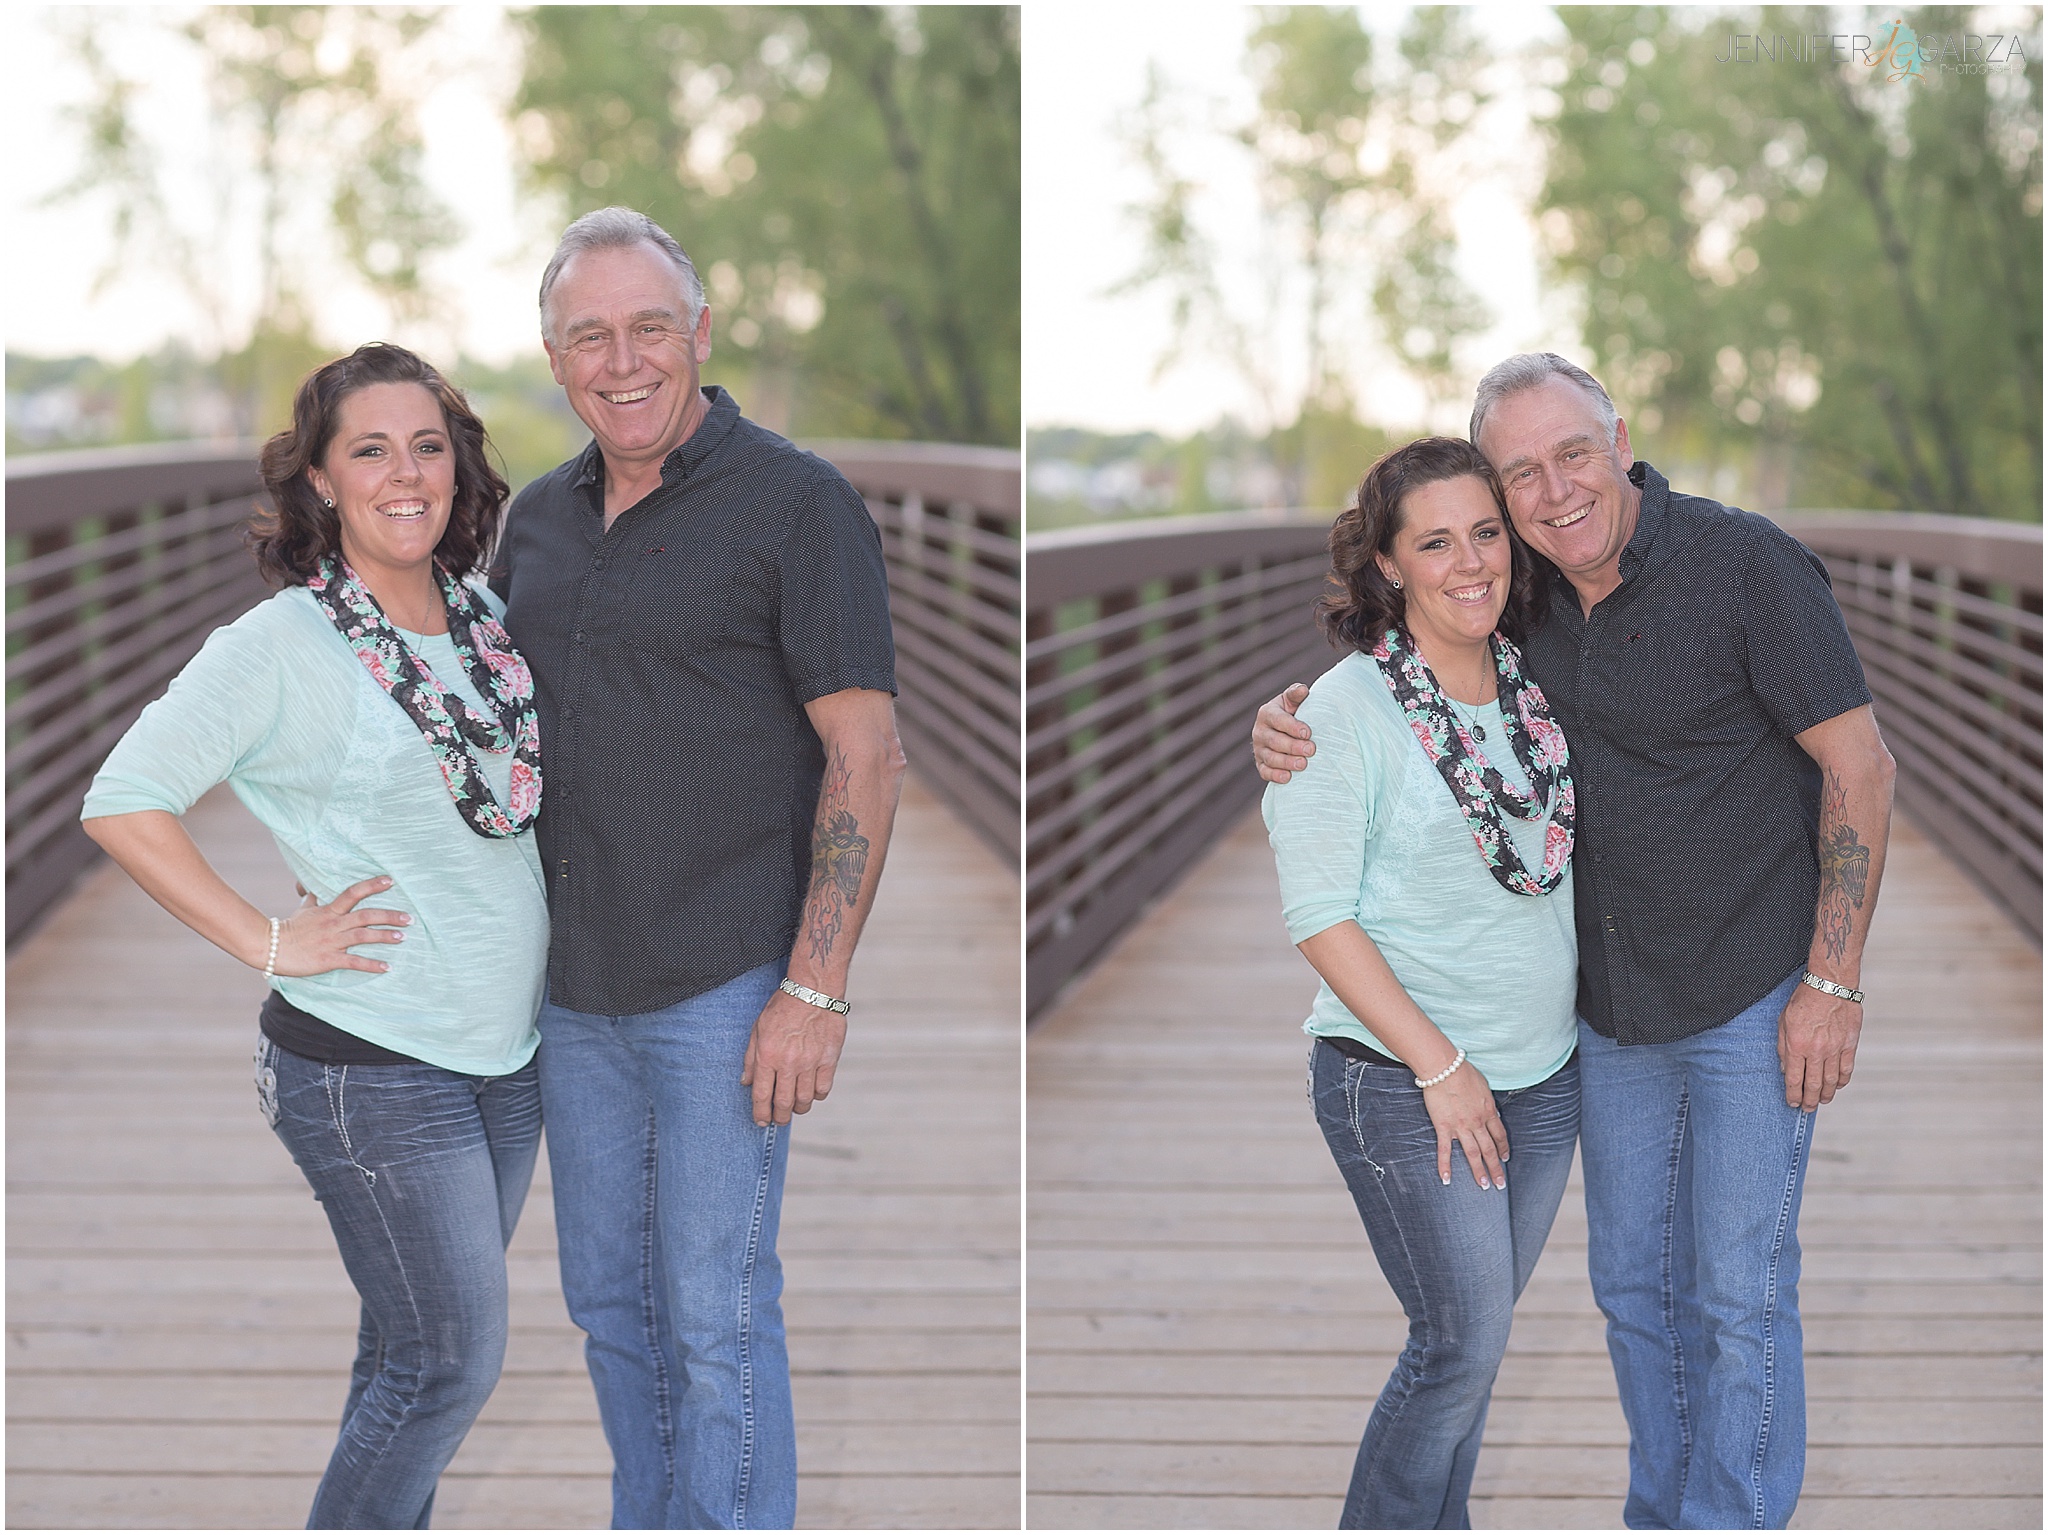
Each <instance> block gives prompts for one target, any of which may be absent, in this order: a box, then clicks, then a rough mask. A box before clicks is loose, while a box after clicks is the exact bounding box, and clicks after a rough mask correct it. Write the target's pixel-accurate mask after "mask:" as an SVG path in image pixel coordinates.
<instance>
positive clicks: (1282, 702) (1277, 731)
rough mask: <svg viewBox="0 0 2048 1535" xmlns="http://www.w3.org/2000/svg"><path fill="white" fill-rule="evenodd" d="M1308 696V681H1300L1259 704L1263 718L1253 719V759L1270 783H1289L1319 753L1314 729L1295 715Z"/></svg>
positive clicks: (1260, 716)
mask: <svg viewBox="0 0 2048 1535" xmlns="http://www.w3.org/2000/svg"><path fill="white" fill-rule="evenodd" d="M1306 697H1308V684H1307V683H1306V682H1296V683H1292V684H1290V685H1289V686H1288V688H1287V690H1286V691H1285V692H1283V693H1281V694H1280V695H1279V697H1277V698H1269V699H1267V700H1266V701H1265V702H1264V703H1263V704H1261V705H1259V717H1258V718H1257V719H1256V720H1254V721H1253V722H1252V761H1254V762H1256V763H1257V764H1258V767H1259V777H1261V778H1263V779H1265V780H1266V782H1267V783H1286V782H1287V780H1288V779H1290V778H1292V777H1293V776H1294V775H1295V774H1296V773H1299V772H1300V771H1301V770H1302V769H1303V768H1305V767H1307V766H1308V759H1309V758H1311V757H1313V756H1314V755H1315V754H1316V747H1315V742H1314V741H1312V740H1310V739H1309V737H1310V736H1311V734H1313V732H1311V731H1310V730H1309V728H1308V726H1306V725H1304V724H1302V722H1301V721H1300V720H1298V719H1296V718H1295V717H1294V711H1295V710H1296V709H1299V708H1300V707H1301V701H1302V700H1303V699H1304V698H1306Z"/></svg>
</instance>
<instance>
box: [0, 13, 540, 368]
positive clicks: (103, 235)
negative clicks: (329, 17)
mask: <svg viewBox="0 0 2048 1535" xmlns="http://www.w3.org/2000/svg"><path fill="white" fill-rule="evenodd" d="M79 9H82V8H78V7H65V6H10V7H8V8H7V18H6V21H5V23H4V28H5V31H4V36H5V39H6V43H7V53H8V62H9V71H8V73H9V80H8V89H7V90H6V91H5V92H4V93H0V125H4V127H0V131H4V133H5V142H6V143H7V144H8V146H9V149H10V152H9V153H8V155H7V156H6V170H5V173H4V174H5V177H6V180H5V188H6V190H5V208H6V227H7V231H8V240H7V275H8V279H9V280H8V283H7V294H8V300H7V314H6V341H7V346H8V348H9V349H10V350H16V351H25V352H30V353H35V354H38V355H45V356H69V355H75V354H78V353H92V354H95V355H98V356H101V357H104V358H107V359H109V360H111V361H126V360H128V359H131V358H133V357H136V356H139V355H141V354H144V353H147V352H152V351H154V350H156V349H157V348H158V347H159V346H161V345H162V344H163V343H164V342H165V341H166V340H170V339H173V338H182V339H185V340H188V341H191V342H193V343H195V344H196V345H198V346H199V347H200V348H201V350H206V347H205V341H204V338H205V336H206V335H207V333H208V331H207V326H206V324H205V322H204V321H203V319H202V317H201V315H200V313H199V311H198V310H197V309H196V307H195V306H194V305H193V304H192V303H191V302H190V300H189V299H188V298H187V296H186V294H185V292H184V290H183V289H182V288H181V287H180V286H179V285H178V284H176V283H175V282H174V281H171V280H169V279H166V278H162V277H158V276H153V275H150V274H148V273H147V272H141V273H137V274H134V275H131V276H125V277H123V278H121V279H119V280H117V281H116V282H114V283H112V284H111V285H109V286H107V287H106V288H104V290H102V291H98V292H96V291H95V282H96V280H97V279H98V278H99V276H100V274H101V272H102V270H103V269H104V268H105V266H106V264H107V256H108V252H109V251H110V249H111V247H112V236H111V222H110V219H109V216H108V213H109V209H108V205H107V203H106V202H105V201H104V200H102V199H95V198H91V197H88V198H86V199H83V200H79V201H73V202H66V203H63V204H61V205H58V206H42V205H40V204H42V202H43V200H44V199H45V198H46V197H47V195H48V194H49V193H50V192H51V191H52V190H54V189H55V188H58V187H60V186H62V185H64V184H65V182H66V181H68V180H69V179H70V178H71V177H72V176H73V175H74V174H75V172H76V170H77V166H78V137H79V130H78V129H77V128H76V127H75V126H73V125H72V124H70V123H69V122H67V121H66V119H65V115H64V114H65V110H66V108H68V107H73V106H75V105H76V104H78V103H80V102H81V101H83V100H84V99H85V98H86V96H87V95H88V89H87V81H86V77H85V74H84V72H83V70H82V69H81V68H80V67H79V65H78V64H77V62H76V60H75V58H74V57H73V56H72V55H71V53H70V51H69V50H68V49H67V48H66V46H65V45H64V43H63V41H62V40H61V38H60V36H59V29H60V28H61V27H62V26H64V25H65V24H67V23H68V22H69V21H70V20H72V19H73V17H74V16H75V13H76V12H77V11H78V10H79ZM185 9H186V8H182V7H179V8H142V7H134V8H127V9H125V10H122V9H116V8H107V10H106V11H104V12H103V13H102V14H104V15H107V16H110V17H117V18H119V20H118V22H117V24H116V25H115V26H114V27H113V29H112V30H111V32H110V44H111V46H110V54H111V55H112V56H113V57H114V59H115V62H116V64H117V65H118V66H120V67H122V68H123V70H124V72H125V73H128V74H129V75H130V77H131V78H138V79H143V80H146V81H147V82H148V83H147V85H146V86H145V88H144V90H143V92H142V94H141V96H140V98H139V101H138V113H139V115H140V116H141V117H142V119H143V120H144V121H145V122H146V123H147V124H149V125H150V126H151V127H152V128H153V129H154V130H155V133H156V134H157V135H158V136H159V137H160V138H161V140H162V141H163V142H165V143H166V144H168V145H171V146H174V149H173V152H172V153H171V154H169V155H167V156H166V165H167V172H168V179H169V182H170V185H171V187H172V189H173V201H174V206H175V207H177V208H178V209H179V210H180V211H181V212H182V213H184V214H186V215H188V216H190V217H192V218H194V219H195V220H196V219H197V218H198V217H200V216H202V215H204V214H205V212H206V211H207V209H208V208H209V206H210V188H209V184H208V181H207V169H208V167H207V165H206V162H205V159H204V157H203V148H204V146H205V144H206V141H207V114H206V101H205V94H204V89H203V85H202V80H201V75H200V72H199V69H198V67H197V62H196V57H195V55H194V54H193V52H192V50H190V49H189V48H187V47H184V46H182V45H180V44H177V43H175V42H171V41H167V40H166V38H167V28H166V26H165V25H164V22H165V20H166V18H170V19H175V17H176V16H177V15H180V14H183V12H184V10H185ZM67 12H70V13H73V15H72V16H67V15H66V13H67ZM517 65H518V55H517V51H516V48H515V47H514V46H513V40H512V38H511V36H510V33H509V28H508V24H507V22H506V20H505V17H504V10H503V8H502V7H500V6H457V7H450V8H448V12H447V14H446V16H445V17H444V18H443V25H442V30H441V33H440V41H439V42H438V43H437V45H436V50H435V54H434V63H433V68H432V71H431V73H430V74H428V75H427V76H426V77H425V78H423V79H422V80H421V82H420V90H421V99H420V106H419V112H420V118H421V126H422V129H423V132H424V136H425V140H426V164H425V176H426V179H427V181H428V182H429V184H430V185H431V186H432V188H433V189H434V191H435V192H437V193H438V194H439V195H440V197H441V199H442V200H443V201H444V202H445V203H447V204H448V205H450V207H451V209H452V210H453V212H454V214H455V217H456V219H457V221H458V222H459V224H460V225H461V227H462V228H463V230H464V236H463V238H462V240H461V242H460V244H459V245H458V246H456V247H455V248H454V249H452V250H451V251H449V252H446V253H444V254H443V255H442V256H441V257H440V258H439V260H438V265H437V267H436V269H435V271H434V274H433V275H434V276H436V277H437V278H438V280H439V293H438V300H437V303H436V305H435V316H434V318H433V320H431V321H430V322H428V323H426V324H423V325H414V326H402V325H397V324H394V323H393V321H392V320H391V317H390V316H389V315H388V314H387V313H386V311H385V309H384V307H383V305H382V304H381V303H380V302H378V301H377V300H376V299H375V298H374V297H372V296H370V295H369V294H367V293H366V292H364V291H363V290H361V289H360V287H359V286H358V285H357V284H355V283H354V282H353V281H352V280H351V279H350V278H349V277H348V276H347V274H346V272H345V269H343V268H342V267H341V265H340V263H339V261H338V259H337V258H336V255H335V254H333V253H330V252H329V251H328V250H327V249H326V246H325V242H324V240H323V239H321V238H320V237H318V236H312V237H301V238H300V239H298V240H297V241H296V242H295V244H294V245H293V246H292V247H291V248H292V249H293V252H294V257H295V260H296V262H297V265H296V268H295V270H296V272H297V273H298V275H299V276H300V277H301V280H302V285H303V286H304V287H306V288H307V289H308V290H309V291H310V292H311V293H312V294H313V296H314V303H315V309H316V319H317V323H318V326H319V329H320V331H321V332H322V333H323V334H324V335H325V336H326V337H327V338H328V339H330V340H332V341H334V342H335V343H337V344H342V343H346V344H348V345H354V344H356V343H358V342H360V341H366V340H370V339H373V338H375V339H384V340H394V341H399V342H403V343H408V344H411V345H414V346H416V347H419V348H421V349H422V350H424V351H426V352H427V353H428V354H429V355H432V356H436V357H452V356H453V355H454V354H455V353H457V352H461V353H464V354H467V355H469V356H471V357H474V358H477V359H479V360H481V361H484V362H488V363H493V364H497V363H504V362H508V361H511V360H513V359H514V358H516V357H519V356H521V355H526V354H531V355H533V356H539V355H540V345H539V335H538V321H537V319H536V316H535V309H534V290H535V288H536V287H537V286H538V283H539V278H540V269H541V267H542V266H543V265H544V264H545V263H546V260H547V256H548V252H549V249H550V248H551V245H552V239H551V236H552V233H553V231H552V230H551V229H549V228H548V227H546V226H547V223H548V215H547V210H546V209H545V208H544V207H540V208H535V207H530V206H523V205H522V204H521V203H520V202H519V201H518V200H517V199H516V198H515V195H514V175H513V159H512V146H511V143H510V138H509V132H508V130H507V129H506V127H505V125H504V121H503V113H502V110H501V108H500V105H499V104H500V103H501V102H502V101H503V100H505V99H506V98H507V97H508V96H509V94H510V92H511V90H512V88H513V86H514V85H515V84H516V83H517ZM31 147H32V148H31ZM248 235H249V231H248V230H247V229H246V228H242V227H232V228H231V229H230V230H229V231H228V233H227V235H226V237H225V238H224V239H221V240H220V241H219V242H218V243H219V250H218V260H219V263H220V265H219V268H218V273H219V274H224V275H225V276H226V278H227V286H228V287H229V288H230V289H232V288H233V286H234V280H235V278H236V277H238V276H239V275H240V272H241V267H240V266H239V265H237V254H236V252H237V247H238V245H244V244H246V241H247V239H248ZM236 339H238V340H239V339H240V338H236Z"/></svg>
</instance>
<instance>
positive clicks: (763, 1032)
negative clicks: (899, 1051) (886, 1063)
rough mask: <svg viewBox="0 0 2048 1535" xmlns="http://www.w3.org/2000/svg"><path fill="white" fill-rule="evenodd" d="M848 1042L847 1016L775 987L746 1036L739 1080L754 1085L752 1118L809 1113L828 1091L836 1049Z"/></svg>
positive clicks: (760, 1121) (765, 1120) (779, 1119)
mask: <svg viewBox="0 0 2048 1535" xmlns="http://www.w3.org/2000/svg"><path fill="white" fill-rule="evenodd" d="M845 1043H846V1015H845V1014H844V1013H835V1012H833V1011H832V1010H831V1009H829V1008H823V1007H813V1006H811V1004H810V1003H808V1002H800V1001H798V1000H797V999H796V998H795V997H792V996H791V995H790V994H789V993H788V992H786V991H778V992H776V993H775V994H774V995H773V996H772V997H770V998H769V999H768V1005H767V1006H766V1007H764V1008H762V1009H761V1016H760V1017H759V1018H756V1019H755V1020H754V1034H753V1037H752V1038H751V1039H749V1040H748V1041H747V1064H746V1068H745V1069H744V1070H743V1071H741V1072H740V1083H741V1085H742V1086H744V1087H751V1088H753V1090H754V1123H755V1124H757V1125H760V1126H761V1127H763V1128H764V1129H765V1128H766V1127H767V1126H768V1125H769V1124H770V1123H771V1122H772V1123H774V1124H778V1125H786V1124H788V1123H789V1116H790V1115H791V1114H808V1113H810V1111H811V1105H812V1104H813V1103H815V1102H817V1101H818V1100H820V1099H822V1098H823V1097H824V1096H825V1095H826V1094H827V1093H829V1092H831V1091H832V1074H833V1073H834V1072H835V1071H837V1070H838V1068H839V1051H840V1048H841V1047H842V1046H843V1045H845Z"/></svg>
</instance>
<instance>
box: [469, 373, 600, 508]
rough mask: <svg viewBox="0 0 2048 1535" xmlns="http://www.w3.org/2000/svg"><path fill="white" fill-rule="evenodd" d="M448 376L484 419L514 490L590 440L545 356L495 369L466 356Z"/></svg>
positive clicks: (494, 447) (513, 491)
mask: <svg viewBox="0 0 2048 1535" xmlns="http://www.w3.org/2000/svg"><path fill="white" fill-rule="evenodd" d="M448 379H449V382H451V383H452V384H454V385H455V387H456V388H458V389H460V390H461V391H462V392H463V394H464V395H465V396H466V397H467V398H468V400H469V408H470V409H471V410H473V411H475V412H476V413H477V415H479V416H481V417H482V418H483V423H484V430H485V431H487V432H489V433H490V438H491V446H492V448H493V449H495V450H496V457H497V461H498V472H499V473H500V474H502V475H504V477H505V483H506V484H507V485H510V486H511V487H512V493H513V494H514V495H517V494H518V493H519V491H520V490H521V489H522V488H524V487H525V485H526V483H527V482H528V481H529V480H534V479H538V478H539V477H540V476H541V475H543V474H546V473H547V472H548V471H549V470H550V469H552V468H554V467H555V465H557V464H559V463H561V462H562V461H563V460H564V459H566V458H569V457H570V456H571V455H573V454H576V453H579V452H581V451H582V450H583V445H584V444H585V443H587V442H588V441H590V433H589V432H588V431H587V430H586V429H585V428H584V425H583V423H582V422H581V421H579V420H577V419H576V413H575V412H574V411H572V410H570V409H569V401H568V398H567V397H566V396H565V395H564V394H563V393H562V388H561V385H559V384H557V383H556V382H555V380H554V375H553V374H551V373H550V372H548V365H547V361H546V359H545V358H542V357H528V358H522V359H521V360H520V361H518V362H515V363H513V364H511V365H510V366H508V367H503V368H493V367H487V366H485V365H484V364H483V363H480V362H476V361H474V360H472V359H470V358H466V357H465V358H463V359H462V360H461V361H459V362H457V363H456V364H455V366H454V367H453V368H452V369H451V370H449V374H448Z"/></svg>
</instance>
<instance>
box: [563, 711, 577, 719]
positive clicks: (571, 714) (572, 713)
mask: <svg viewBox="0 0 2048 1535" xmlns="http://www.w3.org/2000/svg"><path fill="white" fill-rule="evenodd" d="M562 718H563V719H565V720H573V719H574V718H576V711H575V710H574V709H564V710H563V711H562Z"/></svg>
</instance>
